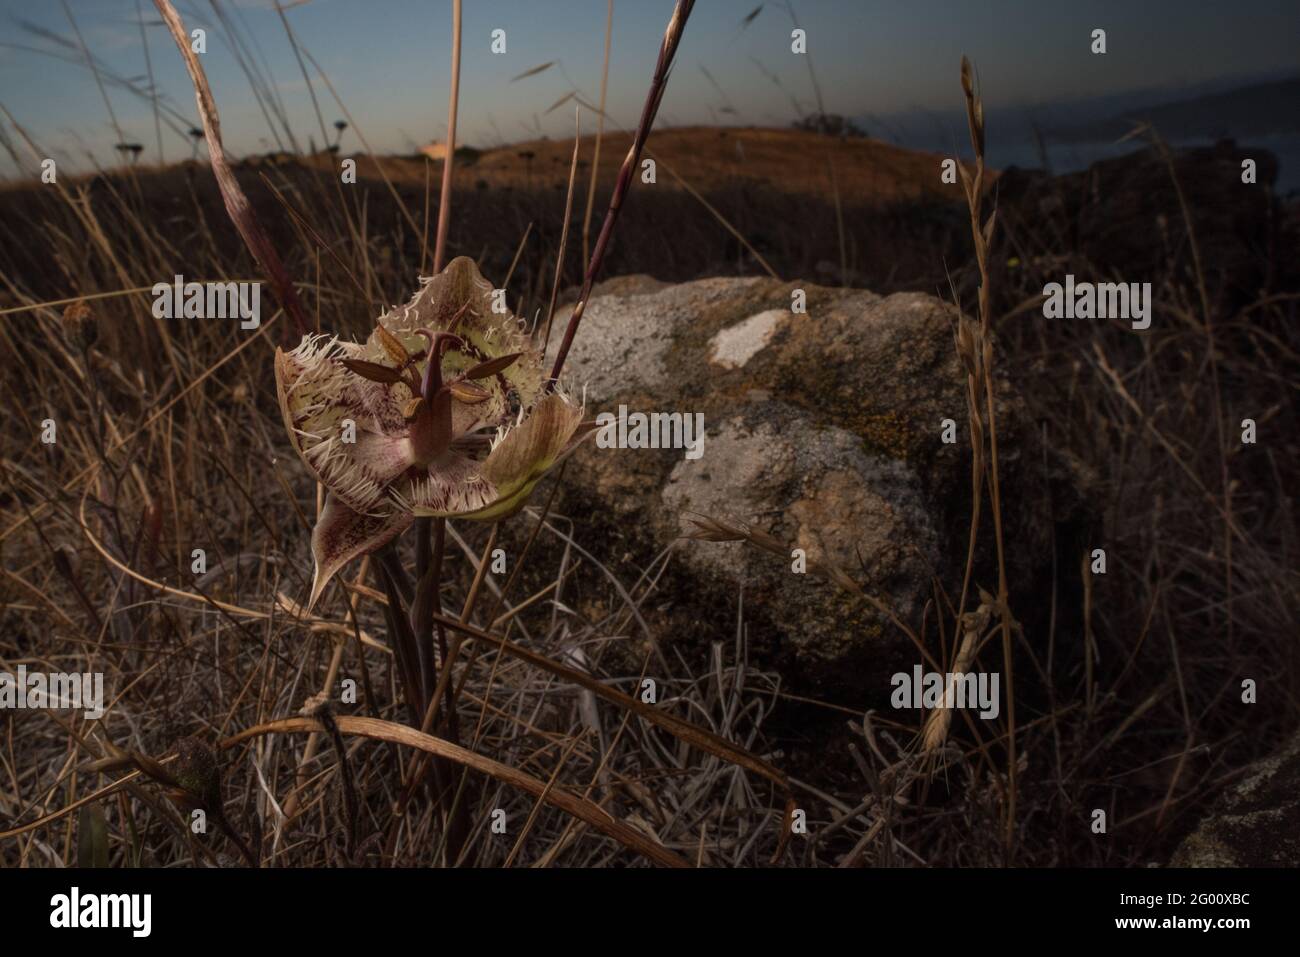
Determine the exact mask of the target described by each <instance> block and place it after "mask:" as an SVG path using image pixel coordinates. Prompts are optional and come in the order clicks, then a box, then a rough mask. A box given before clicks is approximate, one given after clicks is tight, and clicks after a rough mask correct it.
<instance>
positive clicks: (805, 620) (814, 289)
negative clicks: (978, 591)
mask: <svg viewBox="0 0 1300 957" xmlns="http://www.w3.org/2000/svg"><path fill="white" fill-rule="evenodd" d="M796 289H802V290H803V292H804V294H805V295H806V304H807V311H806V313H804V314H798V313H794V312H792V310H791V303H792V292H794V290H796ZM953 321H954V320H953V313H952V310H951V307H949V306H948V305H946V304H945V303H943V302H941V301H940V300H938V299H936V298H935V297H933V296H929V295H925V294H919V293H899V294H895V295H891V296H878V295H875V294H873V293H871V292H867V291H864V290H857V289H830V288H824V287H819V286H814V285H811V284H807V283H801V282H796V283H782V282H778V281H775V280H771V279H762V278H720V279H705V280H699V281H696V282H690V283H684V284H680V285H664V284H661V283H657V282H655V281H654V280H647V279H644V278H637V277H623V278H621V279H619V280H618V281H617V283H616V284H614V285H610V286H606V287H603V288H600V289H598V290H597V295H594V296H593V297H592V300H591V302H590V303H589V304H588V306H587V309H586V314H585V318H584V320H583V324H582V327H581V329H580V331H579V333H578V336H577V339H576V341H575V343H574V346H573V350H572V352H571V354H570V357H569V360H568V364H567V366H566V370H565V381H566V387H567V388H569V389H570V390H572V391H575V392H577V391H579V390H582V389H585V390H586V399H587V404H588V410H589V414H593V415H594V414H597V413H601V412H609V413H611V414H615V415H617V414H618V412H619V407H620V406H623V407H625V409H626V412H627V413H628V414H629V415H630V414H631V413H634V412H642V413H651V412H663V413H681V414H683V415H689V414H693V413H703V416H704V425H705V435H704V439H703V445H702V448H701V449H700V450H699V451H700V454H699V456H698V457H687V455H686V453H685V451H684V450H682V449H664V448H657V449H647V448H640V449H633V448H601V447H599V446H598V444H597V443H596V442H588V443H586V445H585V446H584V447H583V449H582V450H581V451H580V452H579V453H578V454H577V455H576V456H575V457H574V460H573V462H572V463H571V464H570V466H569V468H568V469H567V472H566V476H565V497H566V498H565V501H566V511H567V512H568V513H569V514H570V515H573V516H575V517H578V518H580V520H582V521H584V522H587V523H589V524H591V525H595V526H597V529H596V530H597V532H598V536H597V540H598V541H603V544H604V545H606V548H605V550H604V554H605V555H606V556H608V557H610V558H611V559H612V560H615V561H616V560H617V559H618V557H620V556H621V557H622V558H624V559H625V560H626V561H628V562H630V563H631V564H632V566H634V567H637V566H639V567H645V566H646V565H647V564H648V563H649V561H650V560H651V558H652V557H653V556H654V555H655V554H657V553H658V552H659V551H660V550H661V549H663V548H664V547H666V546H668V545H670V544H672V543H674V542H677V546H676V547H677V549H678V552H677V555H676V557H675V559H674V560H675V562H676V563H677V571H678V575H679V576H680V577H679V578H678V579H677V580H675V581H671V582H668V583H666V584H667V586H668V587H663V588H661V589H660V590H659V595H660V596H661V597H662V596H669V597H670V598H671V599H672V601H673V603H674V607H675V610H676V611H677V613H678V614H677V616H676V617H675V618H674V619H673V620H672V621H671V622H670V623H669V629H670V630H671V632H672V637H673V638H675V639H678V640H682V641H686V642H689V641H691V640H693V638H694V637H696V633H698V637H701V638H703V637H704V636H706V635H708V636H711V637H712V638H714V639H716V638H718V637H721V635H722V634H725V633H726V632H725V631H722V632H721V633H719V631H718V629H719V628H725V627H727V626H726V620H727V617H728V616H731V618H732V620H734V614H735V607H736V600H737V593H738V591H739V589H740V587H741V585H742V584H743V585H744V589H745V609H746V618H747V620H749V621H750V622H751V625H752V626H753V627H752V628H751V641H752V642H753V645H754V654H755V657H756V659H757V660H758V661H760V662H761V663H764V664H771V665H774V666H777V667H779V668H780V669H781V670H782V672H783V673H784V674H785V675H786V676H787V677H788V678H789V679H791V680H792V681H793V683H794V684H795V685H796V686H803V687H806V688H810V689H811V688H816V689H819V690H823V691H827V692H847V693H849V694H855V695H856V694H857V693H859V692H862V691H865V690H868V689H871V690H873V692H879V691H880V690H881V689H882V688H885V687H887V685H885V684H883V683H882V679H883V678H884V676H885V675H886V674H887V673H889V672H890V671H892V670H897V668H898V666H899V665H901V664H903V663H904V662H905V661H911V659H912V658H913V657H914V656H915V650H914V649H913V648H912V646H911V643H910V641H909V640H908V639H907V637H906V636H905V635H904V634H903V633H902V632H901V630H900V629H898V628H897V627H896V626H895V625H893V624H891V623H889V622H888V621H886V620H882V617H881V616H880V615H879V614H878V613H877V612H875V611H873V610H872V609H871V608H870V607H869V606H868V605H867V604H866V603H864V602H862V601H861V600H860V599H855V598H854V597H853V596H851V595H849V594H846V593H845V592H844V591H843V590H841V589H839V588H838V587H836V586H835V585H833V584H831V583H829V582H827V581H825V580H824V579H822V578H819V577H816V576H814V575H811V574H797V573H796V572H795V571H794V570H793V565H794V561H795V559H794V558H793V557H792V556H791V555H790V554H789V553H788V550H789V549H795V548H800V549H804V550H805V552H806V555H807V557H808V559H809V560H810V561H811V560H816V561H824V562H829V563H831V564H833V565H835V566H837V567H839V568H840V569H842V570H843V571H844V572H846V573H848V574H849V575H850V576H852V577H853V578H854V579H855V580H856V581H858V582H859V583H860V584H861V585H862V586H863V587H865V588H867V589H868V590H869V591H871V592H872V593H874V594H876V595H879V596H881V597H882V598H884V599H885V600H887V601H888V602H889V604H890V605H891V607H892V608H893V609H894V610H895V611H896V612H897V614H898V616H899V617H900V618H902V619H903V620H905V621H907V622H909V624H912V625H913V626H916V625H917V624H919V621H920V617H921V613H922V610H923V608H924V605H925V603H926V602H927V601H929V600H931V599H932V598H933V595H934V591H933V580H934V576H935V575H939V576H941V578H943V580H944V581H945V584H951V580H952V574H951V573H952V571H953V568H954V564H955V565H956V567H957V569H958V571H957V574H958V575H959V574H960V567H961V564H962V563H963V562H964V559H965V536H966V527H965V524H964V523H965V522H966V521H968V518H967V517H966V516H968V514H969V513H968V511H967V509H968V508H969V499H970V465H969V462H970V452H969V436H968V435H967V427H966V421H967V418H966V400H965V388H966V385H965V377H964V373H963V372H962V371H961V368H960V366H959V363H958V360H957V356H956V350H955V348H954V345H953V331H952V330H953ZM996 389H997V395H998V402H999V421H1000V432H999V439H1000V443H1001V448H1000V451H1001V455H1002V471H1003V475H1004V479H1005V480H1006V482H1004V487H1009V488H1012V489H1014V488H1015V486H1016V484H1017V481H1018V479H1017V476H1018V474H1019V473H1020V472H1025V473H1027V474H1029V475H1030V477H1029V478H1028V480H1029V481H1033V480H1034V479H1033V477H1032V476H1041V455H1039V454H1037V453H1035V454H1034V455H1032V456H1025V455H1024V454H1023V453H1024V446H1025V441H1024V437H1023V436H1024V433H1025V431H1026V430H1025V429H1024V428H1023V427H1022V423H1021V421H1020V420H1021V419H1022V418H1023V415H1022V414H1021V412H1020V408H1019V403H1018V402H1017V401H1016V399H1015V396H1014V394H1013V392H1012V390H1011V388H1010V386H1009V385H1008V384H1007V383H1006V382H1005V381H1003V380H1001V379H999V380H997V385H996ZM946 418H951V419H953V420H955V422H956V423H957V430H958V439H957V442H956V444H944V443H943V442H942V441H941V431H942V422H943V420H944V419H946ZM1028 432H1029V433H1030V434H1031V435H1032V432H1033V430H1032V429H1030V430H1028ZM1025 461H1029V462H1032V463H1034V468H1032V469H1027V468H1023V467H1022V465H1023V464H1024V462H1025ZM1007 483H1009V485H1008V484H1007ZM1036 498H1043V499H1045V497H1044V496H1036ZM1015 507H1018V506H1015ZM1015 507H1013V509H1012V511H1013V510H1014V508H1015ZM691 513H702V514H704V515H707V516H711V517H715V518H725V519H731V520H739V521H741V522H745V523H749V524H751V525H752V526H753V527H755V528H758V529H761V530H763V531H764V532H768V533H770V534H771V535H772V536H774V537H775V538H776V539H778V540H779V541H780V542H782V543H786V544H787V545H788V549H787V552H786V554H784V555H773V554H769V553H767V552H763V551H759V550H757V549H755V548H753V547H750V546H749V545H746V544H744V543H725V544H719V543H710V542H701V541H681V540H680V539H681V536H682V534H683V532H684V531H687V530H689V529H690V528H691V525H690V523H689V521H688V518H689V516H690V514H691ZM1042 517H1043V516H1032V515H1031V516H1029V517H1028V518H1029V519H1031V520H1030V521H1028V522H1025V523H1023V526H1021V525H1019V524H1017V527H1020V528H1021V530H1022V531H1023V530H1024V529H1026V528H1027V529H1030V530H1032V534H1033V535H1034V536H1037V539H1038V540H1036V541H1035V542H1034V543H1033V544H1032V545H1029V546H1026V545H1025V544H1024V543H1020V551H1019V553H1018V554H1019V556H1020V557H1021V558H1022V559H1025V560H1027V561H1031V562H1036V561H1041V559H1042V555H1043V552H1042V548H1043V547H1044V542H1045V539H1044V538H1043V536H1044V534H1045V531H1046V529H1047V528H1048V527H1049V526H1048V525H1047V524H1046V523H1045V522H1038V523H1035V522H1034V521H1032V519H1035V518H1042ZM987 537H989V538H991V536H987ZM954 543H956V545H955V546H954ZM629 570H631V569H629ZM985 583H988V582H987V579H985ZM993 584H995V583H993Z"/></svg>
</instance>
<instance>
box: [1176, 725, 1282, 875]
mask: <svg viewBox="0 0 1300 957" xmlns="http://www.w3.org/2000/svg"><path fill="white" fill-rule="evenodd" d="M1170 865H1171V866H1172V867H1297V866H1300V734H1297V735H1296V736H1295V737H1293V738H1292V739H1291V740H1290V742H1288V743H1287V744H1286V745H1285V746H1284V747H1283V748H1282V749H1281V750H1280V751H1278V752H1277V753H1276V754H1274V755H1272V756H1271V757H1268V758H1265V759H1264V760H1262V761H1258V762H1256V763H1255V764H1254V765H1252V766H1251V768H1250V771H1249V774H1248V776H1247V777H1246V778H1245V779H1244V780H1242V781H1241V782H1240V783H1239V784H1237V785H1236V786H1234V787H1233V788H1232V789H1231V790H1229V791H1228V792H1227V793H1226V794H1224V795H1223V796H1222V797H1221V798H1220V799H1219V801H1218V803H1217V804H1216V805H1215V807H1214V808H1213V809H1212V810H1211V811H1210V813H1209V814H1208V815H1207V816H1206V817H1205V819H1204V820H1202V821H1201V823H1200V826H1199V827H1197V829H1196V830H1195V831H1193V832H1192V833H1191V834H1189V835H1188V836H1187V837H1186V838H1185V839H1184V840H1183V842H1182V844H1180V845H1179V846H1178V850H1177V851H1175V852H1174V856H1173V859H1172V860H1171V861H1170Z"/></svg>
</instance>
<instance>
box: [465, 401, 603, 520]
mask: <svg viewBox="0 0 1300 957" xmlns="http://www.w3.org/2000/svg"><path fill="white" fill-rule="evenodd" d="M592 431H593V429H591V428H588V427H585V426H584V424H583V421H582V408H581V406H576V405H573V404H572V403H570V402H569V401H568V400H567V399H566V398H565V397H564V396H563V395H561V394H559V393H558V392H553V393H551V394H550V395H548V396H547V397H546V398H544V399H542V401H541V402H539V403H537V405H536V406H535V407H534V408H533V410H532V411H531V412H530V413H529V414H528V415H527V417H526V418H525V419H524V421H523V422H522V423H521V424H520V425H519V426H517V427H516V428H514V429H511V430H510V431H509V432H507V433H506V435H505V436H504V437H503V438H502V439H501V440H500V441H499V442H498V443H497V444H496V447H495V448H493V449H492V452H491V454H490V455H488V457H487V459H486V461H484V462H483V477H484V478H485V479H486V480H487V481H488V482H490V483H491V484H492V485H493V486H494V487H495V488H496V498H495V500H494V501H493V502H491V503H490V504H489V505H487V506H485V507H483V508H481V509H478V510H476V511H474V512H469V513H463V514H461V515H460V517H461V518H468V519H473V520H475V521H485V522H486V521H499V520H500V519H502V518H506V517H508V516H510V515H512V514H514V513H515V512H517V511H518V510H519V509H520V508H522V507H523V505H524V503H525V502H527V501H528V496H529V495H531V494H532V492H533V488H534V487H535V486H536V485H537V483H538V482H539V481H541V479H542V477H543V476H545V475H546V473H547V472H549V471H550V470H551V469H553V468H554V467H555V466H556V465H558V464H559V463H560V462H562V461H564V459H565V458H567V457H568V456H569V455H570V454H571V453H572V452H573V450H574V449H576V448H577V447H578V445H579V444H580V443H581V441H582V439H583V438H585V437H586V436H587V435H589V434H591V433H592Z"/></svg>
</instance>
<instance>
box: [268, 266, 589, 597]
mask: <svg viewBox="0 0 1300 957" xmlns="http://www.w3.org/2000/svg"><path fill="white" fill-rule="evenodd" d="M493 299H494V296H493V290H492V286H491V284H490V283H489V282H488V281H487V280H486V279H484V278H483V277H482V275H480V274H479V271H478V267H477V266H475V265H474V261H473V260H471V259H468V258H465V257H460V258H458V259H454V260H452V262H451V263H449V264H448V265H447V268H446V269H444V270H443V271H442V272H441V273H439V274H438V275H436V276H434V277H433V278H432V279H430V280H428V281H427V282H426V283H425V285H424V287H423V288H422V289H421V290H420V291H419V292H418V293H417V294H416V295H415V297H414V298H413V299H411V301H410V302H409V303H407V304H406V305H404V306H399V307H397V308H395V309H392V310H390V311H389V312H387V313H385V314H384V315H383V316H381V317H380V318H379V321H378V324H377V325H376V327H375V330H374V332H373V333H372V334H371V335H370V338H369V339H367V340H366V342H364V343H355V342H342V341H340V340H339V339H337V338H330V337H326V336H319V335H315V336H313V335H308V336H306V337H305V338H304V339H303V341H302V343H301V344H300V345H299V346H298V347H297V348H296V349H294V350H293V351H292V352H282V351H277V352H276V357H275V373H276V387H277V390H278V394H279V400H280V410H281V412H282V414H283V416H284V424H285V428H286V429H287V430H288V433H289V439H290V441H291V442H292V444H293V447H294V449H295V451H297V453H298V455H299V456H300V457H301V458H302V460H303V463H304V464H305V465H306V466H307V467H308V468H309V469H310V470H311V471H312V473H313V474H315V476H316V478H317V479H318V480H319V481H320V482H321V483H322V484H323V485H324V486H325V488H326V490H327V492H328V494H327V496H326V499H325V507H324V510H323V511H322V513H321V517H320V520H319V522H318V523H317V525H316V528H315V531H314V532H313V535H312V550H313V553H314V556H315V560H316V575H315V579H314V581H313V583H312V596H311V603H312V604H314V603H315V601H316V599H317V597H318V596H319V595H320V592H321V589H322V588H324V586H325V584H326V582H328V581H329V579H330V578H331V577H332V576H333V575H334V574H335V573H336V572H337V571H338V570H339V568H341V567H342V566H343V565H344V564H346V563H347V562H349V561H351V560H352V559H353V558H356V557H358V556H359V555H362V554H366V553H368V552H371V551H373V550H374V549H376V548H379V547H380V546H382V545H384V544H385V543H387V542H389V541H391V540H392V539H393V538H394V537H396V536H397V535H399V534H401V532H402V531H403V530H404V529H406V527H407V526H409V525H410V523H411V522H412V521H413V520H414V519H415V517H416V516H434V517H455V518H466V519H471V520H476V521H496V520H499V519H502V518H505V517H507V516H509V515H511V514H512V513H514V512H515V511H517V510H518V509H519V508H521V507H522V506H523V504H524V502H525V501H527V498H528V496H529V494H530V493H531V492H532V490H533V487H534V486H535V485H536V484H537V482H538V481H539V480H540V479H541V478H542V476H543V475H545V474H546V472H547V471H548V470H549V469H551V468H552V467H553V466H554V465H555V464H556V463H558V462H559V461H561V460H562V459H563V458H564V457H565V456H567V455H568V454H569V453H570V452H572V451H573V449H574V448H575V447H576V445H577V443H578V442H579V441H580V440H581V438H582V437H583V436H584V435H586V434H589V432H590V427H589V426H584V423H583V421H582V408H581V407H580V406H578V405H576V404H575V403H573V402H572V401H570V400H569V399H568V398H567V397H566V396H565V395H564V394H563V393H561V392H559V391H555V392H550V393H548V392H547V391H546V389H545V385H546V379H545V375H544V373H543V371H542V355H541V353H539V352H538V351H537V350H535V349H533V348H532V345H531V343H530V342H529V340H528V338H527V336H525V335H524V333H523V332H522V331H521V329H520V324H519V322H518V320H517V319H516V318H515V317H514V316H513V315H511V314H509V313H508V312H507V313H504V314H501V313H497V312H495V311H494V310H493V308H492V305H493ZM348 420H350V421H351V422H352V423H353V424H354V425H355V441H347V438H349V437H350V436H349V435H348V433H347V432H345V429H344V424H345V422H347V421H348Z"/></svg>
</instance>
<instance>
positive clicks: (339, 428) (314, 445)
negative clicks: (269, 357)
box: [275, 336, 411, 512]
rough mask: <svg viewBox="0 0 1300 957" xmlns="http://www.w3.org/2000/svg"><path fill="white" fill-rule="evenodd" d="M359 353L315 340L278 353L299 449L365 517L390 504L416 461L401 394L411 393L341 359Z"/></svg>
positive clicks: (284, 403) (284, 405) (278, 376)
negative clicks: (394, 486) (389, 494)
mask: <svg viewBox="0 0 1300 957" xmlns="http://www.w3.org/2000/svg"><path fill="white" fill-rule="evenodd" d="M358 348H359V347H357V346H355V345H349V344H344V343H339V342H337V341H336V340H328V341H327V340H325V339H324V337H321V336H314V337H308V338H306V339H304V340H303V341H302V344H301V345H299V346H298V348H296V349H294V350H293V351H292V352H283V351H280V350H277V351H276V354H275V381H276V387H277V391H278V394H279V400H280V412H281V414H282V415H283V417H284V424H285V428H286V429H287V430H288V432H289V440H290V442H292V443H293V447H294V450H295V451H296V452H297V453H298V455H299V456H300V457H301V458H302V460H303V463H304V464H306V466H307V467H308V468H309V469H311V471H312V473H313V474H314V475H315V476H316V478H317V479H318V480H319V481H320V482H321V484H323V485H324V486H325V487H326V488H328V489H329V490H330V491H332V492H334V494H336V495H337V496H338V497H339V498H340V499H342V500H343V501H344V502H346V503H347V504H348V505H349V506H350V507H352V508H354V509H356V510H357V511H362V512H365V511H370V510H372V509H374V508H375V507H376V506H377V505H379V504H380V503H382V502H384V501H385V499H386V496H385V494H384V491H385V488H386V487H387V486H388V484H389V483H391V482H392V481H393V479H395V478H396V477H398V476H399V475H401V474H402V472H403V471H405V470H406V468H408V467H409V466H410V465H411V455H410V443H409V442H408V440H407V436H406V423H405V421H404V420H403V418H402V414H401V409H400V408H399V407H398V402H399V401H400V396H399V395H398V394H397V392H396V390H397V389H398V388H401V389H405V388H406V387H405V386H389V385H385V384H382V383H378V382H372V381H370V380H368V379H365V378H363V377H361V376H359V375H357V374H355V373H353V372H351V371H349V370H348V369H347V367H346V366H344V365H343V364H342V363H341V362H339V361H338V360H339V359H340V358H346V357H348V356H349V353H353V352H355V351H356V350H357V349H358ZM408 393H409V390H408ZM408 398H409V395H408ZM347 420H351V421H352V423H353V425H354V431H355V434H354V435H351V434H348V432H347V431H345V427H346V424H347ZM349 438H353V439H355V441H346V439H349Z"/></svg>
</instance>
